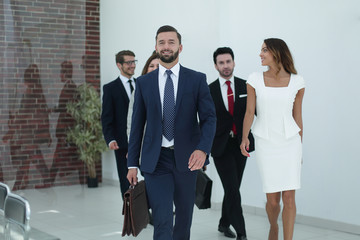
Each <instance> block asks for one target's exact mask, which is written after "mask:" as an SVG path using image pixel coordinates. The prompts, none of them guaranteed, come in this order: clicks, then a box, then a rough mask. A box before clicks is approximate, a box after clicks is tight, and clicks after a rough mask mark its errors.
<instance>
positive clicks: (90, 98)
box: [67, 83, 107, 187]
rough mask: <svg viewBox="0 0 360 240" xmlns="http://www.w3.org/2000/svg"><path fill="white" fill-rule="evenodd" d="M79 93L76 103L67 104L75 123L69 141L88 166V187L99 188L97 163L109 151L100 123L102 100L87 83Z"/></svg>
mask: <svg viewBox="0 0 360 240" xmlns="http://www.w3.org/2000/svg"><path fill="white" fill-rule="evenodd" d="M77 92H78V97H77V99H76V101H73V102H70V103H68V104H67V112H68V113H69V114H70V115H71V116H72V117H73V118H74V121H75V123H74V125H73V127H72V128H70V129H69V131H68V132H67V140H68V141H69V142H72V143H74V144H75V145H76V146H77V151H78V154H79V158H80V159H81V160H82V161H84V163H85V164H86V166H87V169H88V186H89V187H97V183H98V182H97V177H96V162H98V161H99V160H100V159H101V153H102V152H104V151H105V150H106V149H107V146H106V144H105V142H104V140H103V137H102V128H101V122H100V115H101V100H100V96H99V94H98V92H97V91H96V90H95V88H93V87H92V86H91V85H89V84H87V83H85V84H82V85H80V86H79V87H78V89H77Z"/></svg>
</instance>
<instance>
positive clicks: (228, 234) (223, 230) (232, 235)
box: [218, 225, 236, 238]
mask: <svg viewBox="0 0 360 240" xmlns="http://www.w3.org/2000/svg"><path fill="white" fill-rule="evenodd" d="M218 230H219V232H221V233H224V235H225V237H228V238H236V235H235V233H234V232H233V231H231V229H230V228H229V227H224V226H220V225H219V228H218Z"/></svg>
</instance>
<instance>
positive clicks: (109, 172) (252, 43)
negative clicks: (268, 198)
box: [100, 0, 360, 226]
mask: <svg viewBox="0 0 360 240" xmlns="http://www.w3.org/2000/svg"><path fill="white" fill-rule="evenodd" d="M100 9H101V10H100V12H101V15H100V28H101V43H100V47H101V84H102V85H103V84H106V83H107V82H110V81H112V80H114V79H115V78H116V77H117V76H118V74H119V73H118V70H117V68H116V66H115V60H114V59H115V54H116V53H117V52H118V51H120V50H123V49H131V50H133V51H134V52H135V54H136V59H138V60H139V62H138V65H137V69H136V73H135V77H136V76H139V75H140V73H141V70H142V67H143V66H144V64H145V61H146V60H147V58H148V57H149V56H150V54H151V52H152V51H153V50H154V46H155V40H154V37H155V33H156V30H157V29H158V28H159V27H160V26H162V25H165V24H169V25H173V26H174V27H176V28H177V29H178V31H179V32H180V33H181V34H182V36H183V46H184V50H183V52H182V53H181V54H180V62H181V64H182V65H184V66H186V67H190V68H192V69H196V70H198V71H202V72H204V73H206V74H207V77H208V82H209V83H210V82H212V81H213V80H215V79H216V78H217V77H218V73H217V72H216V70H215V69H214V65H213V62H212V54H213V52H214V50H215V49H216V48H218V47H220V46H229V47H231V48H232V49H233V50H234V53H235V63H236V67H235V75H236V76H239V77H242V78H245V79H246V78H247V76H248V75H249V74H250V73H251V72H254V71H263V70H265V68H263V67H261V65H260V58H259V56H258V55H259V52H260V47H261V44H262V42H263V39H264V38H268V37H278V38H282V39H284V40H285V41H286V42H287V44H288V46H289V48H290V50H291V51H292V54H293V57H294V60H295V66H296V68H297V70H298V72H299V74H300V75H302V76H303V77H304V79H305V81H306V90H305V97H304V103H303V121H304V140H303V143H304V144H303V149H304V156H303V161H304V163H303V168H302V188H301V189H300V190H298V191H297V196H296V199H297V210H298V211H297V212H298V214H300V215H304V216H309V217H315V218H322V219H328V220H332V221H338V222H343V223H348V224H354V225H359V226H360V218H359V215H360V208H359V207H358V202H359V200H360V189H359V187H358V185H359V183H360V175H359V173H358V170H359V169H360V161H359V156H358V151H357V148H358V146H357V145H358V143H359V140H358V134H359V133H360V127H359V124H358V122H360V111H359V107H358V106H357V105H358V103H360V95H359V94H358V93H357V91H358V89H359V87H360V83H359V77H358V74H357V73H358V70H357V69H358V63H359V60H358V57H359V55H360V47H359V42H360V2H359V1H357V0H344V1H341V2H339V1H336V0H318V1H310V0H303V1H289V0H272V1H265V0H253V1H245V0H224V1H215V0H211V1H208V0H199V1H190V0H183V1H181V2H179V1H165V0H155V1H151V2H150V1H117V0H107V1H101V2H100ZM114 166H115V159H114V157H113V153H110V152H107V153H105V154H104V155H103V176H104V178H107V177H108V178H111V179H117V175H116V172H114V171H116V168H115V167H114ZM283 171H286V169H283ZM208 174H209V176H210V177H211V178H212V179H213V180H214V187H213V195H212V201H213V202H214V203H221V201H222V196H223V190H222V186H221V183H220V180H219V178H218V176H217V172H216V169H215V166H214V164H210V165H209V167H208ZM241 193H242V200H243V202H242V203H243V204H244V205H248V206H254V207H259V208H263V207H264V203H265V194H264V193H263V192H262V186H261V182H260V176H259V173H258V170H257V166H256V153H253V154H251V158H249V159H248V163H247V167H246V169H245V175H244V178H243V183H242V187H241Z"/></svg>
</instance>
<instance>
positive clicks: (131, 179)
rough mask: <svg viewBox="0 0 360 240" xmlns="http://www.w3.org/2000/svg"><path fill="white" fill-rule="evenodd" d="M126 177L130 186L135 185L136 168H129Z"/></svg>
mask: <svg viewBox="0 0 360 240" xmlns="http://www.w3.org/2000/svg"><path fill="white" fill-rule="evenodd" d="M127 179H128V181H129V183H130V185H131V186H135V185H136V184H137V182H138V178H137V168H130V169H129V170H128V174H127Z"/></svg>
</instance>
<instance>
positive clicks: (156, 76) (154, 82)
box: [147, 69, 162, 115]
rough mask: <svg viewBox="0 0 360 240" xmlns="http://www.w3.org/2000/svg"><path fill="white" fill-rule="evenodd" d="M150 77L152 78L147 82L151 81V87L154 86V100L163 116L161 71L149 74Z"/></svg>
mask: <svg viewBox="0 0 360 240" xmlns="http://www.w3.org/2000/svg"><path fill="white" fill-rule="evenodd" d="M149 77H151V78H150V79H149V80H147V81H151V86H154V88H153V91H152V94H153V97H154V99H155V100H156V105H157V106H158V107H157V108H158V111H159V113H160V114H161V115H162V111H161V99H160V90H159V69H155V70H154V71H152V72H151V73H150V74H149Z"/></svg>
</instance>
